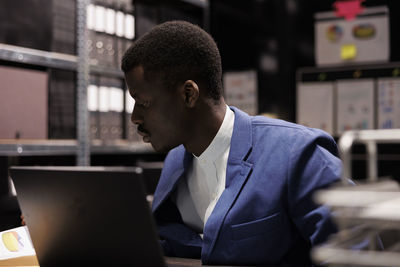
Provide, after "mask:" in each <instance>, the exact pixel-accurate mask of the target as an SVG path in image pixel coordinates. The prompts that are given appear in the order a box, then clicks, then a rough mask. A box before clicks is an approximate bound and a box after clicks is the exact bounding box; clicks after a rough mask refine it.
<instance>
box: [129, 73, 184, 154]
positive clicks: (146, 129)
mask: <svg viewBox="0 0 400 267" xmlns="http://www.w3.org/2000/svg"><path fill="white" fill-rule="evenodd" d="M125 79H126V83H127V85H128V89H129V93H130V95H131V96H132V97H133V98H134V99H135V106H134V108H133V112H132V117H131V120H132V122H133V123H134V124H136V125H137V126H138V133H139V134H140V135H141V136H143V141H144V142H150V143H151V145H152V146H153V148H154V149H155V150H156V151H158V152H167V151H168V150H170V149H172V148H174V147H176V146H178V145H180V144H182V143H183V141H184V136H185V129H184V127H185V123H184V122H185V120H184V118H185V109H184V105H183V103H182V99H181V98H180V96H179V92H178V90H168V89H167V88H165V85H164V84H163V81H162V80H161V78H160V77H159V75H155V76H154V77H152V78H151V81H147V80H146V79H145V78H144V70H143V68H142V67H141V66H138V67H135V68H133V69H132V70H131V71H129V72H127V73H125Z"/></svg>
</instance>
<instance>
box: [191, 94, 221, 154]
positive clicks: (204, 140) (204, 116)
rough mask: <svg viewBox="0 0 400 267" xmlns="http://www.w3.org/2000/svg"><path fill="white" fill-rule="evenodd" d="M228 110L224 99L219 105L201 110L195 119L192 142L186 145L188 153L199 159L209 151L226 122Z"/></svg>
mask: <svg viewBox="0 0 400 267" xmlns="http://www.w3.org/2000/svg"><path fill="white" fill-rule="evenodd" d="M226 108H227V107H226V104H225V101H224V100H223V99H222V100H221V101H220V102H219V103H218V104H217V105H215V104H214V105H207V106H205V107H204V108H199V110H198V112H197V115H196V116H195V118H193V119H194V121H193V122H194V123H193V130H192V131H191V136H190V140H189V142H187V143H186V144H184V146H185V148H186V150H187V151H189V152H190V153H192V154H193V155H195V156H197V157H198V156H200V155H201V154H202V153H203V152H204V150H206V149H207V147H208V146H209V145H210V144H211V142H212V140H213V139H214V137H215V136H216V134H217V133H218V130H219V128H220V127H221V125H222V122H223V121H224V117H225V112H226Z"/></svg>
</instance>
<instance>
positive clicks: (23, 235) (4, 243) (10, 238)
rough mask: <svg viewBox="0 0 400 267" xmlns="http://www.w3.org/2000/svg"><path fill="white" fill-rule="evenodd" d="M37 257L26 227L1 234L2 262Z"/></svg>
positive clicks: (0, 253)
mask: <svg viewBox="0 0 400 267" xmlns="http://www.w3.org/2000/svg"><path fill="white" fill-rule="evenodd" d="M32 255H36V252H35V249H34V248H33V245H32V241H31V238H30V235H29V231H28V228H27V227H26V226H21V227H17V228H14V229H10V230H7V231H3V232H0V260H4V259H11V258H17V257H22V256H32Z"/></svg>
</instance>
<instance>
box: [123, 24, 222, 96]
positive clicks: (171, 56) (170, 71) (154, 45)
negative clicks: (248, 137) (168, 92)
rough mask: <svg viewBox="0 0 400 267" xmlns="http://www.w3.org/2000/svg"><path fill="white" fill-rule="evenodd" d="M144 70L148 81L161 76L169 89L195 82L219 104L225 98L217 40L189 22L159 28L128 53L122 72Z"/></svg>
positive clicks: (159, 26) (124, 59) (134, 44)
mask: <svg viewBox="0 0 400 267" xmlns="http://www.w3.org/2000/svg"><path fill="white" fill-rule="evenodd" d="M140 65H141V66H142V67H143V68H144V72H145V78H146V79H148V80H151V75H152V74H161V75H162V77H163V79H164V81H165V83H166V86H167V87H168V88H175V87H176V86H177V85H178V84H179V83H183V82H185V81H186V80H193V81H195V82H196V83H198V84H199V86H203V87H205V88H206V90H207V94H206V95H207V96H208V97H211V98H213V99H215V100H219V99H220V97H221V95H222V81H221V78H222V77H221V76H222V68H221V56H220V54H219V51H218V48H217V45H216V43H215V42H214V40H213V38H212V37H211V36H210V35H209V34H208V33H207V32H205V31H204V30H203V29H201V28H200V27H198V26H196V25H193V24H191V23H188V22H185V21H170V22H165V23H162V24H160V25H157V26H155V27H154V28H153V29H151V30H150V31H149V32H148V33H146V34H145V35H143V36H142V37H141V38H139V39H138V40H137V41H135V42H134V43H133V45H132V46H131V47H130V48H129V49H128V50H127V51H126V52H125V54H124V56H123V58H122V64H121V68H122V70H123V71H124V72H125V73H127V72H129V71H130V70H132V69H133V68H135V67H137V66H140Z"/></svg>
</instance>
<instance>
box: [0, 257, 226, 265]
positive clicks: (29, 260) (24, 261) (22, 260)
mask: <svg viewBox="0 0 400 267" xmlns="http://www.w3.org/2000/svg"><path fill="white" fill-rule="evenodd" d="M165 261H166V263H167V265H168V266H170V267H200V266H203V265H202V264H201V260H199V259H185V258H173V257H165ZM0 266H1V267H39V264H38V262H37V259H36V256H25V257H19V258H14V259H8V260H0ZM213 267H218V266H216V265H214V266H213Z"/></svg>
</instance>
